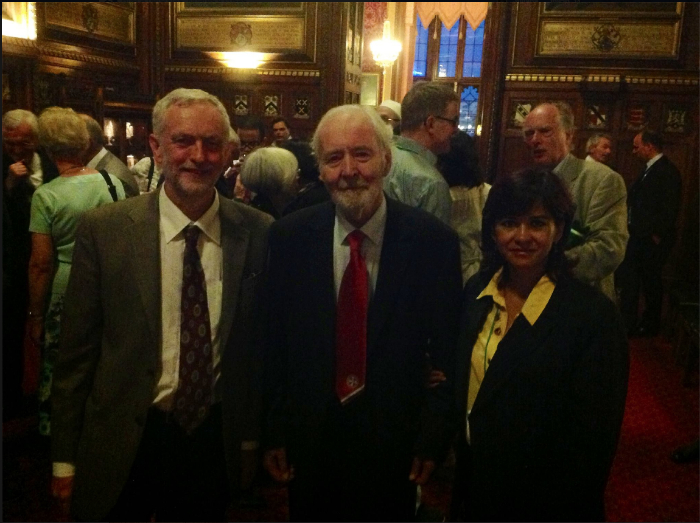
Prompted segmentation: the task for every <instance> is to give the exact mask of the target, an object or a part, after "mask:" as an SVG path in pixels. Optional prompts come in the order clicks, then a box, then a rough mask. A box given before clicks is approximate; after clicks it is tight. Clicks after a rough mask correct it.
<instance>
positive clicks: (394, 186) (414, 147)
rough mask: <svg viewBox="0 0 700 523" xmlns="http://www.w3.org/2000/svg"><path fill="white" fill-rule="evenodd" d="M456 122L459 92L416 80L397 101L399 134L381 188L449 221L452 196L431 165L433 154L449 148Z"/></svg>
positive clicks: (446, 221)
mask: <svg viewBox="0 0 700 523" xmlns="http://www.w3.org/2000/svg"><path fill="white" fill-rule="evenodd" d="M458 123H459V96H458V95H457V93H455V92H454V91H452V90H451V89H450V88H449V87H447V86H445V85H443V84H440V83H438V82H420V83H417V84H416V85H414V86H413V88H412V89H411V90H410V91H409V92H408V93H407V94H406V96H405V97H404V99H403V102H402V103H401V136H399V137H398V138H397V140H396V142H395V143H394V146H393V148H392V149H393V150H392V155H393V162H392V165H391V171H390V172H389V174H388V176H387V177H386V178H385V179H384V191H385V192H386V194H387V195H388V196H389V197H390V198H394V199H395V200H398V201H400V202H403V203H405V204H407V205H410V206H412V207H420V208H421V209H424V210H426V211H428V212H429V213H431V214H433V215H435V216H437V217H438V218H439V219H441V220H442V221H443V222H445V223H446V224H448V225H449V223H450V212H451V206H452V199H451V197H450V189H449V187H448V185H447V182H446V181H445V179H444V178H443V177H442V175H441V174H440V172H439V171H438V170H437V169H436V168H435V164H436V163H437V155H438V154H442V153H446V152H448V151H449V150H450V138H451V137H452V135H453V134H455V133H456V132H457V125H458Z"/></svg>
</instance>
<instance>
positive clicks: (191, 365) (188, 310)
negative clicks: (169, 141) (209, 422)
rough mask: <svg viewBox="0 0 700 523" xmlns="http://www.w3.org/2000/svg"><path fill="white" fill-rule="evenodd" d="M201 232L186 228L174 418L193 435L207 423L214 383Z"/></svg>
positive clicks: (192, 226)
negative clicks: (195, 430)
mask: <svg viewBox="0 0 700 523" xmlns="http://www.w3.org/2000/svg"><path fill="white" fill-rule="evenodd" d="M198 238H199V228H198V227H196V226H194V225H188V226H187V227H186V228H185V256H184V260H183V264H182V303H181V305H180V309H181V312H180V374H179V381H178V387H177V391H176V392H175V409H174V411H173V415H174V418H175V420H176V421H177V423H178V424H179V425H180V426H181V427H182V428H183V429H185V430H186V431H187V433H191V432H192V431H193V430H194V429H196V428H197V427H198V426H199V425H200V423H202V421H203V420H204V418H205V417H206V415H207V412H208V411H209V407H210V406H211V400H212V383H213V381H214V372H213V363H212V347H211V327H210V324H209V305H208V303H207V287H206V281H205V279H204V270H203V269H202V263H201V261H200V259H199V253H198V252H197V239H198Z"/></svg>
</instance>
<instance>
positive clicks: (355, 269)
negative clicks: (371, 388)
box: [335, 229, 369, 404]
mask: <svg viewBox="0 0 700 523" xmlns="http://www.w3.org/2000/svg"><path fill="white" fill-rule="evenodd" d="M364 238H365V235H364V233H363V232H362V231H360V230H359V229H358V230H355V231H353V232H351V233H350V234H348V237H347V240H348V243H349V244H350V263H348V266H347V268H346V269H345V274H343V280H342V282H341V284H340V293H339V294H338V306H337V315H336V327H335V337H336V341H335V346H336V363H335V370H336V374H335V390H336V393H337V394H338V399H340V402H341V403H343V404H344V403H346V402H347V401H349V400H350V399H351V398H353V397H354V396H355V395H356V394H358V393H359V392H361V391H362V390H364V388H365V373H366V356H367V304H368V292H369V291H368V285H367V266H366V265H365V260H364V258H363V257H362V253H361V251H360V249H361V247H362V240H363V239H364Z"/></svg>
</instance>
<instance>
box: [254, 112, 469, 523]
mask: <svg viewBox="0 0 700 523" xmlns="http://www.w3.org/2000/svg"><path fill="white" fill-rule="evenodd" d="M312 146H313V148H314V150H315V153H316V157H317V158H318V163H319V171H320V173H321V176H320V177H321V180H322V181H323V183H324V184H325V186H326V188H327V189H328V192H329V193H330V195H331V198H332V201H330V202H326V203H322V204H319V205H315V206H312V207H308V208H305V209H302V210H299V211H297V212H294V213H292V214H289V215H287V216H285V217H283V218H282V219H280V220H278V221H277V222H275V224H274V225H273V226H272V227H271V229H270V262H269V286H268V288H269V292H270V297H269V298H270V307H271V310H270V314H269V318H270V322H269V324H268V358H267V372H266V376H267V379H266V382H265V383H266V396H267V398H268V405H269V410H268V412H267V415H266V421H267V428H266V438H265V448H266V449H267V450H266V452H265V456H264V464H265V467H266V468H267V470H268V471H269V472H270V474H271V476H272V477H273V478H274V479H276V480H278V481H282V482H289V514H290V519H291V520H292V521H412V520H413V519H414V517H415V504H416V484H423V483H425V482H426V481H427V480H428V478H429V477H430V475H431V472H432V471H433V469H434V468H435V466H436V463H439V462H440V461H441V459H442V458H443V457H444V455H445V452H446V449H447V447H448V445H449V441H450V430H449V426H450V422H449V421H450V420H449V413H450V412H451V403H452V398H451V396H452V390H451V387H452V385H451V384H452V380H451V379H450V378H451V376H452V372H453V369H452V368H451V363H450V362H452V361H453V359H452V357H453V354H454V351H455V346H456V341H457V340H456V327H457V319H458V311H459V299H460V290H461V287H462V285H461V273H460V254H459V241H458V239H457V235H456V234H455V232H454V231H452V229H450V228H449V227H448V226H447V225H445V224H443V223H441V222H440V221H439V220H438V219H436V218H435V217H433V216H431V215H430V214H428V213H426V212H425V211H422V210H420V209H414V208H412V207H409V206H407V205H404V204H402V203H400V202H397V201H394V200H391V199H388V198H386V197H385V196H384V192H383V191H382V181H383V180H384V177H385V176H386V175H387V173H388V171H389V169H390V167H391V161H392V151H391V133H390V131H389V129H388V128H387V126H386V125H385V124H384V123H383V122H382V120H381V119H380V118H379V115H378V114H377V112H376V111H375V110H374V109H372V108H367V107H362V106H358V105H344V106H340V107H336V108H334V109H331V110H330V111H328V113H326V114H325V115H324V117H323V118H322V119H321V121H320V123H319V124H318V127H317V129H316V132H315V133H314V136H313V140H312ZM310 311H312V312H311V313H310ZM426 358H429V359H430V362H431V363H432V365H433V366H434V368H436V369H439V370H442V371H443V372H445V373H446V375H447V377H448V379H447V380H446V381H443V382H440V383H438V384H436V386H435V387H432V388H429V387H426V369H427V361H426ZM292 479H293V481H291V480H292Z"/></svg>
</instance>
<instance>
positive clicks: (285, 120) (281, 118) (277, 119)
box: [270, 116, 291, 129]
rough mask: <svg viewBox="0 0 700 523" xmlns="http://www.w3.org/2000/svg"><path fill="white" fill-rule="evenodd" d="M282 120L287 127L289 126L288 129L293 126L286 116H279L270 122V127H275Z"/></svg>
mask: <svg viewBox="0 0 700 523" xmlns="http://www.w3.org/2000/svg"><path fill="white" fill-rule="evenodd" d="M280 122H284V125H285V127H287V129H291V127H290V126H289V122H288V121H287V119H286V118H285V117H284V116H278V117H277V118H275V119H273V120H272V123H271V124H270V127H273V126H274V125H275V124H276V123H280Z"/></svg>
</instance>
